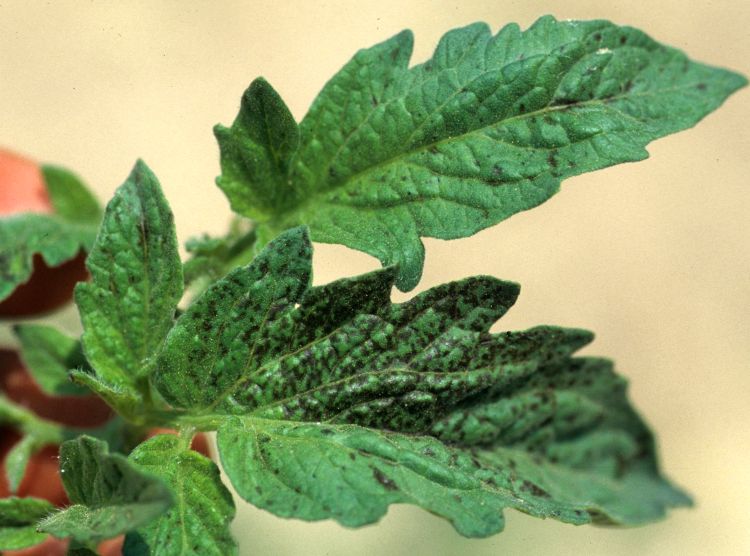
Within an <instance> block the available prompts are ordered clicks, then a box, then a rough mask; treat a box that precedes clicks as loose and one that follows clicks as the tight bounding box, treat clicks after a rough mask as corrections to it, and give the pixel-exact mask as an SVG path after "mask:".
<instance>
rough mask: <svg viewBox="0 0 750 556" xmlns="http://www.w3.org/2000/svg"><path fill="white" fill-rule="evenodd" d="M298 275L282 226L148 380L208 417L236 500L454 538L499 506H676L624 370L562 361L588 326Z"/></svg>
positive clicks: (504, 287)
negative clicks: (527, 319) (425, 528)
mask: <svg viewBox="0 0 750 556" xmlns="http://www.w3.org/2000/svg"><path fill="white" fill-rule="evenodd" d="M309 269H310V246H309V241H308V239H307V237H306V234H305V231H304V229H294V230H291V231H289V232H286V233H285V234H282V235H281V236H280V237H279V238H278V239H276V240H275V241H274V242H272V243H271V244H269V246H268V247H267V248H266V249H265V250H264V251H263V252H262V253H261V254H260V255H259V256H258V257H257V258H256V259H255V260H254V261H253V262H252V263H251V264H250V265H248V266H247V267H244V268H241V269H237V270H236V271H234V272H232V273H230V274H229V275H228V276H227V277H226V278H225V279H224V280H220V281H218V282H217V283H215V284H214V285H213V286H212V287H210V288H209V289H208V290H206V292H205V293H204V294H203V296H202V297H201V298H199V299H198V300H196V302H195V303H194V304H193V305H192V306H191V307H190V308H189V309H188V310H187V311H186V312H185V313H184V314H183V315H181V316H180V317H179V319H178V321H177V323H176V324H175V328H174V329H173V331H172V332H170V334H169V336H168V337H167V340H166V342H165V344H164V350H163V351H162V353H161V355H160V357H159V361H158V364H157V369H156V371H155V373H154V375H153V376H154V379H155V384H156V385H157V387H158V388H159V390H160V392H161V393H162V395H163V396H164V397H165V399H166V400H167V401H169V402H170V403H171V404H173V405H175V406H176V407H179V408H182V409H185V410H189V411H190V414H191V416H192V417H193V418H195V419H196V420H197V421H198V422H200V421H201V420H202V421H203V422H211V423H215V424H216V426H218V427H219V437H218V444H219V451H220V455H221V459H222V463H223V465H224V468H225V470H226V472H227V474H228V476H229V477H230V479H231V481H232V484H233V485H234V486H235V488H236V490H237V492H238V493H239V494H240V495H241V496H242V497H243V498H245V499H246V500H248V501H250V502H252V503H253V504H255V505H257V506H259V507H261V508H265V509H267V510H269V511H272V512H274V513H276V514H277V515H280V516H285V517H299V518H303V519H310V520H313V519H324V518H333V519H336V520H338V521H339V522H341V523H343V524H345V525H348V526H358V525H364V524H366V523H371V522H373V521H375V520H377V519H378V518H379V517H380V516H382V515H383V514H384V513H385V511H386V509H387V507H388V505H389V504H391V503H397V502H408V503H413V504H418V505H420V506H422V507H424V508H426V509H427V510H429V511H431V512H433V513H436V514H438V515H441V516H443V517H445V518H447V519H449V520H450V521H451V522H452V523H453V524H454V525H455V527H456V528H457V530H458V531H459V532H460V533H461V534H464V535H467V536H487V535H490V534H493V533H496V532H498V531H499V530H500V529H501V528H502V523H503V520H502V512H501V510H502V508H505V507H511V508H516V509H519V510H521V511H524V512H527V513H530V514H532V515H536V516H541V517H555V518H558V519H560V520H563V521H566V522H571V523H587V522H591V521H597V522H607V523H613V524H634V523H641V522H645V521H649V520H653V519H656V518H658V517H661V516H662V515H663V513H664V511H665V509H666V508H668V507H671V506H679V505H684V504H687V503H689V500H688V499H687V498H686V497H685V496H684V495H683V494H682V493H680V492H679V491H678V490H676V489H674V488H673V487H672V486H671V485H669V483H668V482H666V481H665V480H664V479H662V478H661V477H660V475H659V473H658V469H657V466H656V461H655V456H654V452H653V442H652V439H651V436H650V433H649V432H648V430H647V429H646V428H645V426H644V425H643V423H642V422H641V421H640V419H639V418H638V417H637V415H636V414H635V413H633V411H632V410H631V409H630V407H629V405H628V402H627V399H626V397H625V387H624V382H623V381H622V379H620V378H619V377H617V376H616V375H615V374H614V373H613V372H612V369H611V366H610V364H609V363H608V362H606V361H603V360H597V359H587V358H574V357H573V356H572V355H573V353H574V352H575V351H576V350H577V349H579V348H580V347H582V346H583V345H585V344H587V343H588V342H590V341H591V338H592V336H591V334H590V333H588V332H586V331H583V330H576V329H564V328H558V327H551V326H540V327H536V328H532V329H530V330H527V331H523V332H502V333H497V334H491V333H489V332H488V330H489V328H490V327H491V326H492V324H493V323H494V322H495V321H496V320H497V319H498V318H500V317H501V316H502V315H503V314H504V313H505V312H506V311H507V310H508V309H509V308H510V307H511V306H512V305H513V303H514V302H515V300H516V297H517V295H518V286H517V285H516V284H513V283H509V282H503V281H500V280H497V279H494V278H489V277H475V278H469V279H466V280H462V281H459V282H454V283H450V284H445V285H443V286H439V287H437V288H434V289H432V290H428V291H426V292H424V293H422V294H420V295H417V296H415V297H414V298H413V299H411V300H410V301H407V302H405V303H402V304H392V303H391V302H390V299H389V294H390V291H391V288H392V287H393V284H394V281H395V279H396V272H395V269H393V268H386V269H383V270H380V271H377V272H373V273H370V274H366V275H363V276H358V277H355V278H350V279H344V280H339V281H337V282H333V283H331V284H327V285H325V286H321V287H310V286H309ZM273 284H278V287H277V288H273V287H272V285H273ZM635 487H637V488H635Z"/></svg>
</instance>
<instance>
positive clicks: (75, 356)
mask: <svg viewBox="0 0 750 556" xmlns="http://www.w3.org/2000/svg"><path fill="white" fill-rule="evenodd" d="M13 330H14V332H15V334H16V337H17V338H18V340H19V342H20V343H21V358H22V359H23V362H24V364H25V365H26V368H27V369H28V371H29V372H30V373H31V375H32V376H33V377H34V380H35V381H36V383H37V384H38V385H39V387H40V388H41V389H42V390H43V391H45V392H46V393H48V394H51V395H58V396H63V395H66V396H70V395H84V394H87V393H89V391H88V389H86V388H83V387H81V386H80V385H78V384H75V383H73V382H72V381H71V380H70V376H69V375H68V371H70V370H73V369H86V370H88V369H89V364H88V361H86V357H84V355H83V349H82V348H81V342H80V341H79V340H77V339H75V338H71V337H70V336H67V335H65V334H63V333H62V332H60V331H59V330H57V329H56V328H54V327H52V326H47V325H43V324H20V325H17V326H15V327H14V329H13Z"/></svg>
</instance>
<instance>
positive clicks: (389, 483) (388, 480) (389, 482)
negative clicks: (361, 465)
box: [372, 467, 398, 490]
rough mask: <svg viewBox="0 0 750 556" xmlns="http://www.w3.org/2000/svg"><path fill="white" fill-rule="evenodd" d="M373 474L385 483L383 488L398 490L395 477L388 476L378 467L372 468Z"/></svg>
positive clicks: (382, 483) (380, 481) (378, 480)
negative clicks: (394, 480)
mask: <svg viewBox="0 0 750 556" xmlns="http://www.w3.org/2000/svg"><path fill="white" fill-rule="evenodd" d="M372 476H373V477H375V480H376V481H377V482H379V483H380V484H381V485H383V488H385V490H398V485H396V483H395V482H393V479H391V478H390V477H388V476H387V475H386V474H385V473H383V472H382V471H381V470H380V469H378V468H377V467H373V468H372Z"/></svg>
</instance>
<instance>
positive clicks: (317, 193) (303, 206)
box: [262, 82, 698, 227]
mask: <svg viewBox="0 0 750 556" xmlns="http://www.w3.org/2000/svg"><path fill="white" fill-rule="evenodd" d="M697 85H698V82H691V83H686V84H684V85H679V86H674V87H668V88H663V89H651V90H648V91H643V92H639V93H630V92H629V93H625V94H620V95H614V96H611V97H607V98H606V99H591V100H585V101H579V102H575V103H571V104H561V105H556V106H551V105H549V104H548V105H546V106H545V107H543V108H540V109H539V110H534V111H532V112H525V113H523V114H518V115H516V116H512V117H510V118H507V119H504V120H500V121H495V122H491V123H489V124H487V125H484V126H481V127H477V128H474V129H472V130H470V131H468V132H467V133H463V134H461V135H455V136H452V137H447V138H443V139H440V140H438V141H433V142H431V143H427V144H425V145H422V146H421V147H417V148H415V149H413V150H410V151H408V152H402V153H399V154H397V155H394V156H392V157H390V158H388V159H386V160H383V161H381V162H378V163H376V164H373V165H371V166H368V167H366V168H363V169H361V170H359V171H357V172H355V173H353V174H350V175H349V176H347V177H346V178H345V179H343V180H341V181H339V182H336V183H333V184H330V185H329V186H328V187H326V188H325V189H311V191H312V194H311V195H309V196H308V197H307V198H306V199H304V200H303V201H302V202H301V203H299V204H298V205H296V206H294V207H292V208H290V209H289V210H287V211H284V212H283V213H280V214H278V215H276V216H275V217H273V218H271V219H270V222H262V223H268V224H272V223H276V224H279V223H283V222H284V217H288V215H291V214H295V213H300V212H304V211H305V210H307V209H308V206H309V205H316V204H320V203H319V201H318V198H320V197H324V196H325V195H326V194H328V193H330V192H331V191H332V190H339V189H342V188H345V186H346V185H348V184H350V183H352V182H354V181H357V180H359V179H360V178H361V177H362V176H364V175H367V174H369V173H371V172H375V171H377V170H378V169H380V168H383V167H386V166H389V165H391V164H395V163H397V162H398V161H400V160H401V159H404V158H407V157H411V156H414V155H416V154H419V153H421V152H424V151H428V150H429V149H431V148H433V147H438V146H442V145H446V144H450V143H452V142H454V141H461V140H464V139H465V138H466V137H467V136H469V135H473V134H477V133H481V132H482V131H484V130H487V129H491V128H494V127H499V126H502V125H507V124H509V123H512V122H514V121H522V120H524V119H528V118H533V117H538V116H541V115H544V114H549V113H551V112H562V111H567V110H572V109H578V108H583V107H586V106H599V105H602V106H604V107H607V108H610V109H612V110H616V111H617V112H618V113H620V114H621V115H622V116H624V117H627V118H629V119H633V117H632V116H630V115H629V114H626V113H624V112H622V111H621V110H617V109H616V108H614V107H613V106H609V105H610V104H611V103H613V102H615V101H619V100H627V99H632V98H636V97H653V96H657V95H661V94H666V93H674V92H678V91H681V90H684V89H692V88H694V87H696V86H697ZM636 121H638V120H636ZM639 123H641V124H643V122H639ZM313 185H314V186H320V185H321V183H320V182H318V183H315V184H313ZM282 227H283V226H282Z"/></svg>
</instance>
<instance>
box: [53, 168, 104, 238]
mask: <svg viewBox="0 0 750 556" xmlns="http://www.w3.org/2000/svg"><path fill="white" fill-rule="evenodd" d="M42 175H43V176H44V182H45V185H46V186H47V192H48V193H49V196H50V200H51V201H52V206H53V207H54V208H55V213H56V214H58V215H59V216H60V217H62V218H64V219H66V220H71V221H73V222H84V223H87V224H92V225H95V226H98V225H99V222H100V221H101V219H102V209H101V206H100V205H99V201H97V200H96V197H94V195H93V194H92V193H91V192H90V191H89V190H88V189H87V188H86V186H85V185H84V184H83V182H82V181H81V179H80V178H79V177H78V176H76V175H75V174H73V173H71V172H70V171H69V170H66V169H65V168H61V167H59V166H52V165H48V164H47V165H44V166H42Z"/></svg>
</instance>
